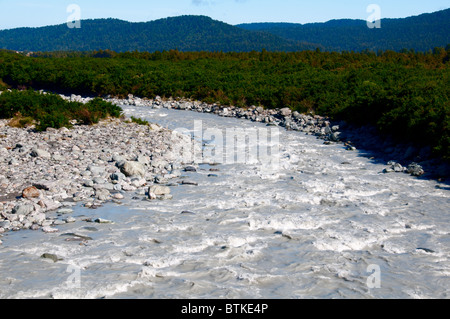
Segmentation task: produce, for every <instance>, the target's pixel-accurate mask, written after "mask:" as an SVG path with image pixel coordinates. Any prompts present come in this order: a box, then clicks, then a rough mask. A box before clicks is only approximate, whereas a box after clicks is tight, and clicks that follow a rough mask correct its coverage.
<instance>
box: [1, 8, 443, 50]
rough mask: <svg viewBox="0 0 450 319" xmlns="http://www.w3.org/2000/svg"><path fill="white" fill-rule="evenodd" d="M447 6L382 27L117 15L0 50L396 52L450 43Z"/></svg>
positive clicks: (43, 32) (6, 35)
mask: <svg viewBox="0 0 450 319" xmlns="http://www.w3.org/2000/svg"><path fill="white" fill-rule="evenodd" d="M448 30H450V9H447V10H442V11H438V12H434V13H431V14H423V15H420V16H416V17H409V18H402V19H382V20H381V29H370V28H368V27H367V23H366V21H364V20H349V19H342V20H332V21H329V22H326V23H311V24H305V25H301V24H294V23H252V24H242V25H238V26H232V25H229V24H226V23H223V22H220V21H215V20H213V19H211V18H208V17H205V16H180V17H173V18H166V19H159V20H155V21H150V22H142V23H131V22H127V21H121V20H118V19H96V20H83V21H82V22H81V28H79V29H76V28H74V29H70V28H68V27H67V25H66V24H61V25H56V26H47V27H41V28H17V29H12V30H3V31H0V48H3V49H10V50H17V51H32V52H35V51H93V50H106V49H108V50H113V51H116V52H127V51H134V50H137V51H140V52H155V51H163V50H171V49H177V50H179V51H183V52H191V51H212V52H214V51H222V52H250V51H253V50H255V51H261V50H262V49H265V50H267V51H283V52H287V51H300V50H315V49H316V48H320V49H321V50H327V51H338V52H340V51H356V52H360V51H364V50H371V51H374V52H376V51H378V50H383V51H385V50H393V51H400V50H402V49H404V48H407V49H408V50H409V49H414V50H415V51H421V52H427V51H429V50H430V49H431V48H433V47H445V46H446V45H447V44H448V43H450V35H449V34H450V33H449V32H448Z"/></svg>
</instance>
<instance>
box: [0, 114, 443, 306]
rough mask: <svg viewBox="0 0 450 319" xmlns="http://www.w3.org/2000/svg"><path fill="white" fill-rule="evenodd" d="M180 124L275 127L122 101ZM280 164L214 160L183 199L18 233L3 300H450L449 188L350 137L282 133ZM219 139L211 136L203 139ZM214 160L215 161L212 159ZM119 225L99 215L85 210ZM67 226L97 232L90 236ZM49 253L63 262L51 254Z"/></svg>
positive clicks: (130, 205) (7, 254)
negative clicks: (387, 161)
mask: <svg viewBox="0 0 450 319" xmlns="http://www.w3.org/2000/svg"><path fill="white" fill-rule="evenodd" d="M124 110H125V112H126V114H127V115H134V116H136V117H141V118H145V119H148V120H150V121H152V122H156V123H159V124H161V125H164V126H167V127H169V128H171V129H177V128H186V129H188V130H191V131H193V129H194V121H196V120H197V121H199V120H201V121H202V122H201V123H202V127H203V129H208V128H215V129H220V130H222V131H224V132H225V130H226V128H230V127H235V128H238V127H239V128H246V129H251V128H266V127H265V126H264V125H263V124H259V123H252V122H249V121H245V120H238V119H233V118H222V117H218V116H214V115H209V114H200V113H195V112H187V111H174V110H155V109H150V108H139V107H128V106H127V107H124ZM278 138H279V139H278V140H279V161H280V162H279V164H280V166H279V167H278V169H277V170H273V169H269V168H268V167H267V166H266V165H261V164H260V163H258V161H250V162H249V163H246V164H243V163H234V164H222V165H215V166H210V165H207V164H204V165H200V166H199V169H198V171H197V172H186V173H184V175H186V177H187V178H188V179H189V180H190V181H194V182H196V183H198V186H193V185H180V186H177V187H175V186H173V187H172V194H173V200H165V201H151V202H149V201H142V200H135V199H132V198H131V197H132V196H131V195H130V196H128V197H127V198H126V199H125V200H124V201H123V205H116V204H107V205H105V206H104V207H101V208H99V209H97V210H87V209H85V208H82V207H75V208H74V210H75V212H74V213H73V216H74V217H76V218H77V220H78V221H77V222H76V223H73V224H65V225H62V226H58V227H59V229H60V232H59V233H56V234H44V233H42V232H33V231H20V232H17V233H8V234H7V236H6V238H5V240H4V243H3V246H0V298H105V297H106V298H288V299H290V298H448V296H449V287H450V261H449V252H450V217H449V213H448V211H449V206H450V205H449V204H450V192H449V191H448V189H445V188H439V187H436V186H437V183H436V182H435V181H432V180H424V179H418V178H414V177H411V176H409V175H407V174H396V173H392V174H383V173H381V172H382V170H383V168H384V167H385V166H384V165H382V164H379V163H375V162H373V161H371V160H370V159H368V158H365V157H363V156H360V154H359V153H358V152H350V151H346V150H345V149H344V147H343V146H342V145H340V144H335V145H323V141H321V140H317V139H316V138H315V137H313V136H308V135H305V134H303V133H298V132H288V131H285V130H282V129H280V130H279V137H278ZM206 147H210V145H206ZM211 168H214V172H211V171H210V169H211ZM88 217H90V218H98V217H100V218H104V219H108V220H112V221H114V224H90V223H86V222H83V221H81V219H83V218H88ZM64 233H76V234H78V235H83V236H89V237H91V238H92V240H89V241H88V243H87V244H82V245H80V243H79V242H76V241H66V240H65V239H66V238H65V236H61V235H62V234H64ZM44 253H51V254H55V255H57V256H58V257H59V258H61V259H62V260H59V261H58V262H56V263H55V262H53V261H51V260H48V259H43V258H41V256H42V254H44Z"/></svg>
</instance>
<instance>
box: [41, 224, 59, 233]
mask: <svg viewBox="0 0 450 319" xmlns="http://www.w3.org/2000/svg"><path fill="white" fill-rule="evenodd" d="M42 231H43V232H44V233H47V234H52V233H57V232H59V230H58V229H57V228H53V227H50V226H45V227H43V228H42Z"/></svg>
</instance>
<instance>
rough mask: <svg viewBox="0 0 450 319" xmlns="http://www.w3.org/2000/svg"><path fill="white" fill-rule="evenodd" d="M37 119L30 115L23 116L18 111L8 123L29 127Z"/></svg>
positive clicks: (12, 125) (18, 126)
mask: <svg viewBox="0 0 450 319" xmlns="http://www.w3.org/2000/svg"><path fill="white" fill-rule="evenodd" d="M34 124H35V121H34V119H33V118H32V117H30V116H23V115H22V114H20V113H17V114H16V115H15V116H14V117H13V118H12V119H11V121H9V122H8V125H9V126H11V127H15V128H28V127H30V126H33V125H34Z"/></svg>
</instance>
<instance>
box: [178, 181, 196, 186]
mask: <svg viewBox="0 0 450 319" xmlns="http://www.w3.org/2000/svg"><path fill="white" fill-rule="evenodd" d="M181 184H183V185H192V186H198V183H197V182H193V181H182V182H181Z"/></svg>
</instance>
